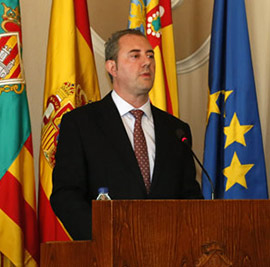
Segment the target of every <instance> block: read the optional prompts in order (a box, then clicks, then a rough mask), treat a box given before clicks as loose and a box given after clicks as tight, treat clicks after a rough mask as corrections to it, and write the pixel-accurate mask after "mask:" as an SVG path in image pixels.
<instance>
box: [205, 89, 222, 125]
mask: <svg viewBox="0 0 270 267" xmlns="http://www.w3.org/2000/svg"><path fill="white" fill-rule="evenodd" d="M220 93H221V91H218V92H216V93H213V94H211V95H209V102H208V113H207V123H208V120H209V117H210V115H211V113H217V114H220V109H219V107H218V105H217V100H218V98H219V95H220Z"/></svg>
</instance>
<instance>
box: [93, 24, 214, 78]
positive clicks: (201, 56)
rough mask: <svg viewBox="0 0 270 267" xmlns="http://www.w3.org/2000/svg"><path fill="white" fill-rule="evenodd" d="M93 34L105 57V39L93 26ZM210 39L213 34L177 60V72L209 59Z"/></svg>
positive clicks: (179, 72)
mask: <svg viewBox="0 0 270 267" xmlns="http://www.w3.org/2000/svg"><path fill="white" fill-rule="evenodd" d="M91 36H92V42H93V48H94V51H95V53H97V54H98V55H99V56H101V57H103V58H105V54H104V44H105V41H104V40H103V39H102V38H101V37H100V36H99V35H98V34H97V33H96V31H95V30H94V29H93V28H92V27H91ZM210 39H211V36H210V35H209V36H208V38H207V39H206V40H205V42H204V43H203V44H202V45H201V47H200V48H199V49H197V50H196V51H195V52H194V53H193V54H191V55H190V56H188V57H186V58H184V59H182V60H179V61H177V62H176V72H177V74H178V75H179V74H185V73H189V72H192V71H194V70H195V69H197V68H199V67H201V66H202V65H203V64H204V63H205V62H207V61H208V60H209V49H210Z"/></svg>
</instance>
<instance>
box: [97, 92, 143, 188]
mask: <svg viewBox="0 0 270 267" xmlns="http://www.w3.org/2000/svg"><path fill="white" fill-rule="evenodd" d="M101 102H102V106H101V108H100V110H99V114H98V116H97V123H98V124H99V127H100V129H102V131H103V132H104V133H105V135H106V136H107V140H109V143H110V145H111V146H112V147H113V148H114V150H115V152H116V153H117V156H118V157H119V159H120V160H121V164H122V165H123V168H126V170H127V172H128V173H129V174H132V175H127V176H128V177H132V179H137V180H138V182H139V183H140V184H141V186H142V188H143V189H144V190H145V186H144V183H143V178H142V176H141V172H140V169H139V166H138V163H137V159H136V157H135V154H134V150H133V148H132V145H131V143H130V140H129V138H128V135H127V133H126V129H125V127H124V125H123V122H122V119H121V117H120V114H119V112H118V109H117V107H116V106H115V104H114V102H113V100H112V97H111V94H108V95H107V96H106V97H104V98H103V100H102V101H101Z"/></svg>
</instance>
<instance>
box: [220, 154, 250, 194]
mask: <svg viewBox="0 0 270 267" xmlns="http://www.w3.org/2000/svg"><path fill="white" fill-rule="evenodd" d="M253 166H254V164H243V165H242V164H241V162H240V161H239V159H238V157H237V154H236V152H234V154H233V158H232V161H231V165H230V166H229V167H227V168H225V169H224V170H223V174H224V176H226V177H227V183H226V189H225V191H228V190H229V189H230V188H231V187H232V186H233V185H235V184H236V183H238V184H240V185H242V186H243V187H245V188H246V189H247V182H246V177H245V175H246V174H247V173H248V172H249V170H250V169H251V168H252V167H253Z"/></svg>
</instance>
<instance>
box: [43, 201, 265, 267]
mask: <svg viewBox="0 0 270 267" xmlns="http://www.w3.org/2000/svg"><path fill="white" fill-rule="evenodd" d="M92 213H93V230H92V232H93V240H92V241H76V242H48V243H44V244H42V245H41V267H50V266H57V267H61V266H63V267H69V266H72V267H74V266H75V267H77V266H82V267H84V266H98V267H110V266H113V267H118V266H121V267H123V266H126V267H131V266H132V267H133V266H136V267H144V266H145V267H166V266H172V267H176V266H179V267H180V266H183V267H189V266H192V267H193V266H196V267H202V266H203V267H208V266H214V267H223V266H235V267H241V266H244V267H256V266H260V267H267V266H270V202H269V200H122V201H120V200H113V201H93V210H92Z"/></svg>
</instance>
